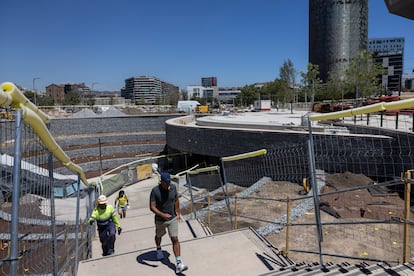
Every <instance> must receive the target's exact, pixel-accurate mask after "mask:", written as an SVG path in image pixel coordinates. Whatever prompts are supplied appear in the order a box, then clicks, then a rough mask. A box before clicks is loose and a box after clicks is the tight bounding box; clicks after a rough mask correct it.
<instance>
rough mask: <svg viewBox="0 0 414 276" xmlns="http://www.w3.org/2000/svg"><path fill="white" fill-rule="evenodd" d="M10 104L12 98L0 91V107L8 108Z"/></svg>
mask: <svg viewBox="0 0 414 276" xmlns="http://www.w3.org/2000/svg"><path fill="white" fill-rule="evenodd" d="M11 103H12V97H11V96H10V95H9V94H7V93H5V92H4V91H0V106H10V105H11Z"/></svg>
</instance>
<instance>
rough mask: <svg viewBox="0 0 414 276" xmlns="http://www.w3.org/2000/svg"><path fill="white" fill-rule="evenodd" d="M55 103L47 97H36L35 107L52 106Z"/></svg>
mask: <svg viewBox="0 0 414 276" xmlns="http://www.w3.org/2000/svg"><path fill="white" fill-rule="evenodd" d="M54 104H55V103H54V101H53V98H52V97H51V96H48V95H42V96H40V97H37V105H38V106H53V105H54Z"/></svg>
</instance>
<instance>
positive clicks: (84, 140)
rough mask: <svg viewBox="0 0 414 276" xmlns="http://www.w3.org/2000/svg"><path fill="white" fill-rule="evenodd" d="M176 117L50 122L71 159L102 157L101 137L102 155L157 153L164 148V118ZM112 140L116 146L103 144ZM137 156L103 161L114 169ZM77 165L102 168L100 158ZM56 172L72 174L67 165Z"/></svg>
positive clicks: (157, 116) (107, 118)
mask: <svg viewBox="0 0 414 276" xmlns="http://www.w3.org/2000/svg"><path fill="white" fill-rule="evenodd" d="M175 117H177V115H144V116H124V117H102V118H100V117H91V118H88V117H86V118H64V119H53V120H52V121H51V123H50V132H51V134H52V135H53V137H54V138H55V139H56V141H57V143H58V144H59V146H60V147H62V149H63V150H64V151H65V152H66V154H67V155H68V156H69V157H70V158H71V159H73V158H78V157H87V156H99V140H100V142H101V153H102V155H103V156H108V155H115V154H121V153H125V152H128V153H136V154H139V153H148V152H150V153H155V154H156V153H159V152H161V151H163V149H164V147H165V121H166V120H168V119H171V118H175ZM109 142H116V143H117V145H114V146H105V145H104V143H109ZM131 142H134V144H131ZM122 143H125V145H122ZM76 146H81V147H82V148H81V149H79V148H76ZM136 159H137V158H134V157H122V158H114V159H110V160H102V168H103V169H104V170H105V169H112V168H115V167H117V166H119V165H122V164H125V163H128V162H131V161H134V160H136ZM45 160H47V159H45ZM77 164H78V165H79V166H80V167H82V169H83V170H84V171H85V172H87V171H92V170H99V169H100V161H95V160H94V161H91V162H87V163H80V164H79V163H77ZM55 171H56V172H60V173H70V172H69V171H68V170H67V169H66V168H65V167H58V168H56V169H55Z"/></svg>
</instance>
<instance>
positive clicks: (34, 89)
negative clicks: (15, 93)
mask: <svg viewBox="0 0 414 276" xmlns="http://www.w3.org/2000/svg"><path fill="white" fill-rule="evenodd" d="M39 79H40V78H39V77H36V78H33V93H34V104H35V105H37V99H36V96H37V93H36V88H35V81H36V80H39Z"/></svg>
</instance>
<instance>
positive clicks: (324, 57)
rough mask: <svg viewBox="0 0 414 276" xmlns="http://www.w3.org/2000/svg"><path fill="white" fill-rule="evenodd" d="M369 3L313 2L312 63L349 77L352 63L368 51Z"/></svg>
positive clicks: (326, 75) (361, 0) (351, 0)
mask: <svg viewBox="0 0 414 276" xmlns="http://www.w3.org/2000/svg"><path fill="white" fill-rule="evenodd" d="M367 44H368V0H342V1H337V0H309V62H310V63H312V64H315V65H318V66H319V72H320V76H319V77H320V79H321V80H322V81H323V82H326V81H327V80H328V78H329V72H338V73H339V76H340V77H344V76H345V71H346V69H347V68H348V65H349V61H350V60H351V59H353V58H356V57H358V55H359V53H360V52H361V51H364V50H365V51H366V50H367Z"/></svg>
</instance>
